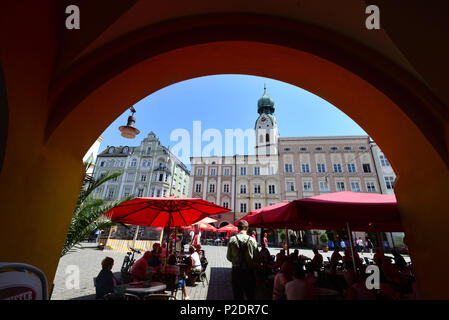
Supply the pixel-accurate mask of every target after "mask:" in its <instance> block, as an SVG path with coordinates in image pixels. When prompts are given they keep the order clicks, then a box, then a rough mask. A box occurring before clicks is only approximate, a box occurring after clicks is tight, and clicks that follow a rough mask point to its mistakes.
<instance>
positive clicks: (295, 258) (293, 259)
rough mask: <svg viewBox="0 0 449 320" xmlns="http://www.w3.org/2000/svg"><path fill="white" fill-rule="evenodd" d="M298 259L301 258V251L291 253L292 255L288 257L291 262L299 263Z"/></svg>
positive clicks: (296, 250)
mask: <svg viewBox="0 0 449 320" xmlns="http://www.w3.org/2000/svg"><path fill="white" fill-rule="evenodd" d="M298 257H299V250H298V249H295V250H294V251H293V252H292V253H290V255H289V256H288V258H289V259H290V261H291V262H293V263H296V262H298Z"/></svg>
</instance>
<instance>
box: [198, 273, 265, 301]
mask: <svg viewBox="0 0 449 320" xmlns="http://www.w3.org/2000/svg"><path fill="white" fill-rule="evenodd" d="M231 273H232V269H231V268H217V267H212V268H211V269H210V279H209V290H208V292H207V297H206V299H207V300H233V294H232V282H231V279H232V276H231ZM271 294H272V293H271V290H270V289H269V288H268V287H267V286H266V285H265V284H264V283H261V284H260V285H258V286H257V287H256V293H255V299H256V300H271Z"/></svg>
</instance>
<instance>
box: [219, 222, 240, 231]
mask: <svg viewBox="0 0 449 320" xmlns="http://www.w3.org/2000/svg"><path fill="white" fill-rule="evenodd" d="M217 231H218V232H233V233H238V232H239V229H238V228H237V227H236V226H234V225H233V224H227V225H225V226H224V227H221V228H220V229H218V230H217Z"/></svg>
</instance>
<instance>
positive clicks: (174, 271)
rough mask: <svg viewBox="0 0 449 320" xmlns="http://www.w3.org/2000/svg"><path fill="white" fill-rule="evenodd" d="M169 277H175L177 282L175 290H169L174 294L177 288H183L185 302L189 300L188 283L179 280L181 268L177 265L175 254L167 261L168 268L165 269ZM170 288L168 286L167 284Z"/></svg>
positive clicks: (175, 282)
mask: <svg viewBox="0 0 449 320" xmlns="http://www.w3.org/2000/svg"><path fill="white" fill-rule="evenodd" d="M165 270H166V273H167V275H174V276H176V277H175V281H174V286H175V287H174V288H169V290H172V292H173V291H174V289H176V288H180V287H181V288H182V293H183V295H184V300H189V299H190V298H189V296H188V295H187V291H186V283H185V281H184V280H182V279H179V274H180V271H179V267H178V266H177V265H176V256H175V255H174V254H171V255H170V256H169V257H168V261H167V268H166V269H165ZM167 286H168V284H167Z"/></svg>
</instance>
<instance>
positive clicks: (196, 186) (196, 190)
mask: <svg viewBox="0 0 449 320" xmlns="http://www.w3.org/2000/svg"><path fill="white" fill-rule="evenodd" d="M195 192H201V183H197V184H196V185H195Z"/></svg>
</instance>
